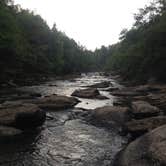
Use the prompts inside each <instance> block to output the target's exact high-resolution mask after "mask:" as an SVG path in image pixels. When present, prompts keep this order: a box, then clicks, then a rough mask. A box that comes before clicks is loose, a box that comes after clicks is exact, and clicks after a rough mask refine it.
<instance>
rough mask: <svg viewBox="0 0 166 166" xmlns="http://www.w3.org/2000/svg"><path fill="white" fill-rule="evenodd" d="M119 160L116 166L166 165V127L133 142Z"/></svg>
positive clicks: (120, 155)
mask: <svg viewBox="0 0 166 166" xmlns="http://www.w3.org/2000/svg"><path fill="white" fill-rule="evenodd" d="M117 158H118V160H117V161H116V164H115V165H116V166H164V165H166V125H164V126H161V127H159V128H156V129H154V130H152V131H151V132H149V133H147V134H145V135H144V136H142V137H140V138H138V139H137V140H135V141H133V142H131V143H130V144H129V145H128V146H127V148H126V149H125V150H124V151H122V152H121V153H120V154H119V156H118V157H117Z"/></svg>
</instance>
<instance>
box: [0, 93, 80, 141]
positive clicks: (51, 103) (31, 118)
mask: <svg viewBox="0 0 166 166" xmlns="http://www.w3.org/2000/svg"><path fill="white" fill-rule="evenodd" d="M19 99H20V98H19ZM78 102H79V100H78V99H76V98H74V97H67V96H58V95H51V96H46V97H37V98H32V97H31V99H30V97H27V98H23V99H22V100H14V101H9V102H4V103H2V104H1V105H0V139H3V140H8V139H11V138H12V139H13V138H15V137H18V136H21V134H22V133H23V132H24V131H25V130H27V129H32V128H33V129H34V128H37V127H39V126H41V125H42V124H43V123H44V122H45V119H46V111H48V110H51V111H57V110H59V109H65V108H71V107H74V105H76V104H77V103H78Z"/></svg>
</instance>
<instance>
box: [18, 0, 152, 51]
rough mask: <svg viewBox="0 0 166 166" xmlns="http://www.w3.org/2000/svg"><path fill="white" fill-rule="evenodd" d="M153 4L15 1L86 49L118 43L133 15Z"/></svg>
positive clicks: (141, 1) (138, 0) (103, 0)
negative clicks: (121, 33) (122, 31)
mask: <svg viewBox="0 0 166 166" xmlns="http://www.w3.org/2000/svg"><path fill="white" fill-rule="evenodd" d="M150 1H151V0H15V3H16V4H20V5H21V6H22V7H23V8H28V9H30V10H33V11H35V13H37V14H40V15H41V16H42V17H43V18H44V19H45V20H46V21H47V23H48V25H49V26H50V27H52V25H53V23H56V25H57V28H58V29H59V30H61V31H63V32H65V33H66V34H67V35H68V36H69V37H71V38H73V39H74V40H75V41H76V42H80V43H81V45H83V46H86V48H88V49H91V50H94V49H95V48H96V47H97V48H99V47H100V46H101V45H105V46H107V45H110V44H113V43H116V42H117V41H118V37H119V33H120V32H121V30H122V29H123V28H130V27H131V26H132V24H133V22H134V19H133V14H134V13H136V12H137V9H138V8H141V7H144V6H145V4H148V3H149V2H150Z"/></svg>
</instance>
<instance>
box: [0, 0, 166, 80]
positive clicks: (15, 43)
mask: <svg viewBox="0 0 166 166" xmlns="http://www.w3.org/2000/svg"><path fill="white" fill-rule="evenodd" d="M134 17H135V23H134V25H133V27H132V28H131V29H130V30H127V29H124V30H122V32H121V34H120V42H118V43H117V44H114V45H111V46H109V47H105V46H102V47H101V48H100V49H96V50H95V51H94V52H92V51H89V50H87V49H85V48H84V47H82V46H80V45H78V44H77V43H76V42H75V41H74V40H73V39H70V38H69V37H67V36H66V35H65V34H64V33H62V32H61V31H59V30H57V28H56V25H54V26H53V27H52V28H49V26H48V25H47V24H46V22H45V21H44V20H43V19H42V18H41V17H40V16H39V15H36V14H34V13H33V12H31V11H29V10H24V9H22V8H21V7H20V6H16V5H14V4H13V2H12V0H0V83H1V82H4V81H7V80H17V79H22V80H23V79H25V78H29V77H38V76H41V75H49V74H55V75H64V74H71V73H80V72H89V71H99V70H103V69H105V70H107V71H112V70H113V71H117V72H118V73H120V74H121V75H122V76H123V77H124V78H125V79H128V80H139V81H147V80H149V79H156V80H159V81H166V74H165V72H166V1H165V0H153V2H152V3H150V4H149V5H148V6H145V7H144V8H142V9H140V10H139V13H138V14H135V15H134ZM119 21H120V20H119Z"/></svg>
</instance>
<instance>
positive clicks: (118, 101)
mask: <svg viewBox="0 0 166 166" xmlns="http://www.w3.org/2000/svg"><path fill="white" fill-rule="evenodd" d="M130 103H131V101H130V99H128V98H127V97H123V98H122V97H120V98H117V99H116V100H115V101H114V102H113V105H114V106H123V107H124V106H127V107H128V106H130Z"/></svg>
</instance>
